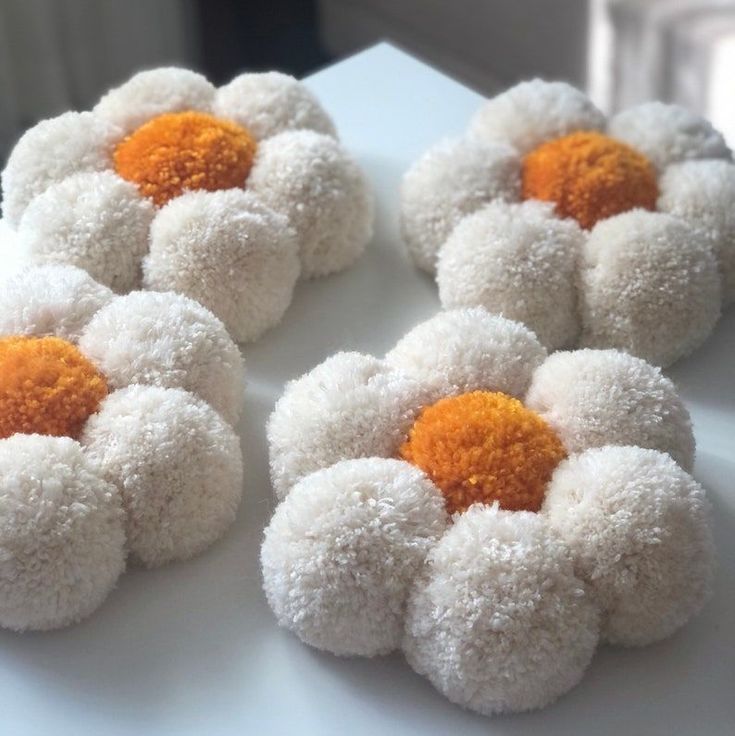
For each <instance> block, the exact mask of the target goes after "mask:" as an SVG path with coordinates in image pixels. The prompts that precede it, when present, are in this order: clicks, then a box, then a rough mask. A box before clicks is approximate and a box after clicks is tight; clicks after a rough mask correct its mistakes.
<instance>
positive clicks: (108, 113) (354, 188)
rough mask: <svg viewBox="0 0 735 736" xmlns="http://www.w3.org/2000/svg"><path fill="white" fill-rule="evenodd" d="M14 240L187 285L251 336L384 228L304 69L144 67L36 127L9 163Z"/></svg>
mask: <svg viewBox="0 0 735 736" xmlns="http://www.w3.org/2000/svg"><path fill="white" fill-rule="evenodd" d="M2 185H3V216H4V220H3V221H2V228H1V231H2V236H3V237H2V239H3V241H4V247H11V246H12V247H17V248H22V249H23V250H24V251H25V253H26V254H27V255H28V257H29V258H30V260H31V262H33V263H36V264H48V263H56V264H68V265H73V266H78V267H80V268H83V269H85V270H86V271H87V272H88V273H89V274H90V275H91V276H92V277H93V278H95V279H96V280H97V281H99V282H100V283H102V284H104V285H106V286H109V287H110V288H112V289H113V290H114V291H116V292H120V293H125V292H128V291H130V290H132V289H138V288H140V287H141V285H143V286H144V287H145V288H146V289H153V290H162V291H169V290H171V291H177V292H180V293H182V294H186V295H187V296H190V297H192V298H194V299H196V300H197V301H199V302H200V303H201V304H203V305H204V306H206V307H207V308H208V309H210V310H211V311H212V312H213V313H214V314H215V315H217V316H218V317H219V318H220V319H222V321H223V322H224V323H225V325H226V327H227V329H228V330H229V332H230V334H231V335H232V336H233V337H234V338H235V339H236V340H237V341H246V340H253V339H255V338H257V337H259V336H260V335H261V334H262V333H263V332H264V331H265V330H266V329H268V328H269V327H272V326H273V325H275V324H277V323H278V322H279V321H280V319H281V317H282V316H283V314H284V312H285V310H286V308H287V307H288V305H289V304H290V302H291V297H292V294H293V289H294V285H295V283H296V280H297V279H298V277H299V275H301V276H302V277H307V278H308V277H313V276H319V275H324V274H328V273H332V272H334V271H338V270H340V269H343V268H345V267H347V266H348V265H350V264H351V263H352V262H353V261H354V260H355V259H356V258H357V257H358V256H359V255H360V253H361V252H362V250H363V249H364V247H365V245H366V243H367V242H368V240H369V239H370V237H371V233H372V201H371V197H370V194H369V191H368V187H367V184H366V181H365V178H364V176H363V174H362V172H361V171H360V169H359V168H358V166H357V164H356V163H355V161H354V160H353V159H352V158H351V157H350V155H349V154H348V153H347V152H346V151H345V149H344V148H343V147H342V146H341V145H340V144H339V142H338V141H337V139H336V132H335V128H334V124H333V123H332V121H331V120H330V118H329V116H328V115H327V113H326V112H325V111H324V110H323V109H322V107H321V106H320V105H319V103H318V102H317V100H316V99H315V98H314V97H313V95H312V94H311V93H310V92H309V91H308V90H307V89H306V88H305V87H304V86H303V85H302V84H300V83H299V82H297V81H296V80H295V79H293V78H292V77H289V76H287V75H284V74H278V73H275V72H270V73H259V74H255V73H253V74H242V75H241V76H239V77H236V78H235V79H234V80H232V82H230V83H229V84H227V85H225V86H223V87H221V88H219V89H215V88H214V87H213V86H212V85H211V84H210V83H209V82H208V81H207V80H206V79H205V78H204V77H202V76H201V75H199V74H196V73H194V72H191V71H187V70H184V69H175V68H163V69H155V70H152V71H146V72H142V73H140V74H137V75H135V76H134V77H133V78H132V79H130V80H129V81H128V82H126V83H125V84H123V85H122V86H121V87H118V88H117V89H114V90H112V91H111V92H109V93H108V94H107V95H105V96H104V97H103V98H102V99H101V100H100V102H99V103H98V104H97V106H96V107H95V108H94V110H92V111H91V112H81V113H78V112H67V113H65V114H63V115H60V116H59V117H56V118H52V119H51V120H45V121H43V122H41V123H39V124H38V125H36V126H35V127H33V128H31V129H30V130H29V131H28V132H27V133H26V134H25V135H24V136H23V137H22V138H21V139H20V141H19V142H18V144H17V145H16V147H15V149H14V150H13V151H12V153H11V154H10V158H9V159H8V163H7V167H6V168H5V171H4V172H3V175H2Z"/></svg>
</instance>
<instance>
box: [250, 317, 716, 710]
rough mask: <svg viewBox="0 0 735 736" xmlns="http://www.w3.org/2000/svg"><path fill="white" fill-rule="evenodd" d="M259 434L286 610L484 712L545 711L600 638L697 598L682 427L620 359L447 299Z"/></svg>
mask: <svg viewBox="0 0 735 736" xmlns="http://www.w3.org/2000/svg"><path fill="white" fill-rule="evenodd" d="M268 440H269V447H270V463H271V474H272V481H273V486H274V489H275V491H276V494H277V496H278V498H279V499H280V503H279V504H278V506H277V508H276V511H275V513H274V515H273V518H272V520H271V522H270V524H269V526H268V527H267V529H266V532H265V538H264V541H263V546H262V549H261V562H262V569H263V584H264V588H265V592H266V596H267V598H268V601H269V603H270V606H271V608H272V609H273V612H274V613H275V615H276V618H277V620H278V622H279V624H280V625H281V626H284V627H285V628H287V629H289V630H291V631H293V632H294V633H296V634H297V635H298V636H299V637H300V638H301V639H302V640H303V641H304V642H306V643H307V644H310V645H311V646H314V647H317V648H319V649H324V650H327V651H329V652H333V653H334V654H338V655H360V656H374V655H378V654H385V653H387V652H390V651H393V650H396V649H398V650H402V651H403V652H404V654H405V656H406V659H407V660H408V662H409V664H410V665H411V666H412V667H413V668H414V669H415V670H416V671H417V672H419V673H421V674H423V675H425V676H426V677H427V678H428V679H429V680H430V681H431V682H432V683H433V684H434V685H435V686H436V688H437V689H438V690H439V691H441V692H442V693H443V694H444V695H446V696H447V697H448V698H449V699H450V700H452V701H453V702H455V703H458V704H460V705H462V706H464V707H467V708H470V709H472V710H475V711H478V712H480V713H484V714H488V715H490V714H494V713H502V712H508V711H524V710H530V709H534V708H541V707H543V706H545V705H547V704H549V703H551V702H552V701H554V700H555V699H556V698H557V697H559V696H560V695H562V694H563V693H565V692H566V691H567V690H569V689H570V688H572V687H573V686H574V685H575V684H576V683H577V682H579V680H580V678H581V677H582V676H583V674H584V671H585V669H586V667H587V665H588V664H589V662H590V660H591V658H592V656H593V654H594V652H595V649H596V647H597V644H598V642H599V641H601V640H603V641H606V642H610V643H613V644H620V645H625V646H633V645H635V646H640V645H644V644H648V643H650V642H654V641H657V640H659V639H661V638H663V637H666V636H669V635H670V634H671V633H672V632H673V631H675V630H676V629H678V628H679V627H680V626H682V625H683V624H684V623H686V621H688V620H689V619H690V618H691V617H692V616H693V615H695V614H696V613H697V612H698V611H699V609H700V608H701V607H702V605H703V604H704V602H705V600H706V598H707V596H708V593H709V588H710V585H711V580H712V567H713V546H712V535H711V528H710V519H709V513H710V511H709V505H708V502H707V500H706V498H705V494H704V491H703V489H702V488H701V486H700V485H699V484H698V483H697V482H696V481H695V480H694V479H693V478H692V477H691V476H690V475H689V474H688V472H687V471H688V470H689V469H690V468H691V465H692V463H693V458H694V438H693V435H692V427H691V422H690V420H689V416H688V414H687V411H686V409H685V407H684V405H683V404H682V402H681V400H680V399H679V397H678V396H677V393H676V390H675V388H674V386H673V384H672V383H671V381H670V380H669V379H667V378H666V377H665V376H663V375H662V373H661V370H660V369H659V368H657V367H655V366H652V365H650V364H649V363H646V362H645V361H644V360H642V359H640V358H637V357H634V356H631V355H629V354H627V353H622V352H619V351H616V350H611V349H608V350H593V349H584V350H578V351H572V352H559V353H556V354H554V355H552V356H551V357H547V354H546V351H545V349H544V348H543V346H542V345H541V344H540V342H539V341H538V340H537V339H536V337H535V336H534V334H533V333H532V332H531V331H530V330H529V329H528V328H527V327H525V326H523V325H522V324H520V323H518V322H512V321H510V320H507V319H505V318H504V317H500V316H497V315H492V314H490V313H489V312H488V311H487V310H485V309H484V308H482V307H473V308H466V309H458V310H447V311H444V312H440V313H439V314H438V315H436V316H435V317H434V318H432V319H430V320H428V321H427V322H425V323H423V324H420V325H418V326H417V327H416V328H415V329H414V330H412V331H411V332H410V333H409V334H408V335H406V336H405V337H404V338H403V339H402V340H401V341H399V343H398V344H397V345H396V346H395V347H394V348H393V350H391V351H390V352H389V353H388V355H387V356H386V357H385V359H383V360H380V359H377V358H374V357H371V356H367V355H360V354H357V353H341V354H338V355H335V356H334V357H332V358H329V359H328V360H326V361H325V362H324V363H322V364H321V365H319V366H317V367H316V368H314V369H313V370H312V371H311V372H310V373H308V374H306V375H305V376H303V377H301V378H299V379H298V380H296V381H292V382H291V383H290V384H289V385H288V386H287V388H286V391H285V393H284V395H283V396H282V397H281V399H280V400H279V401H278V402H277V404H276V407H275V409H274V411H273V414H272V416H271V418H270V421H269V424H268Z"/></svg>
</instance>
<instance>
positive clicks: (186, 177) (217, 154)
mask: <svg viewBox="0 0 735 736" xmlns="http://www.w3.org/2000/svg"><path fill="white" fill-rule="evenodd" d="M255 148H256V145H255V139H254V138H253V137H252V136H251V135H250V133H249V132H248V131H247V130H246V129H245V128H243V127H242V126H241V125H237V124H236V123H232V122H230V121H229V120H221V119H219V118H216V117H214V116H213V115H207V114H205V113H202V112H193V111H188V112H174V113H166V114H165V115H158V116H157V117H154V118H151V119H150V120H149V121H148V122H147V123H144V124H143V125H141V126H140V127H139V128H138V129H137V130H135V131H133V132H132V133H131V134H130V135H129V136H127V137H126V138H124V139H123V140H122V141H121V142H120V143H119V144H118V146H117V148H116V149H115V153H114V156H113V159H114V163H115V171H117V173H118V174H119V175H120V176H121V177H122V178H123V179H127V181H130V182H133V184H135V185H136V186H137V187H138V189H139V191H140V192H141V194H143V195H144V196H145V197H149V198H150V199H152V200H153V202H154V203H155V204H156V205H157V206H159V207H161V206H163V205H164V204H166V202H168V201H169V200H170V199H173V198H174V197H178V196H179V195H180V194H182V193H183V192H185V191H187V190H192V189H206V190H207V191H210V192H213V191H216V190H217V189H232V188H235V187H242V186H244V184H245V180H246V179H247V178H248V174H249V173H250V169H251V167H252V165H253V157H254V156H255Z"/></svg>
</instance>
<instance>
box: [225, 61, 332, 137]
mask: <svg viewBox="0 0 735 736" xmlns="http://www.w3.org/2000/svg"><path fill="white" fill-rule="evenodd" d="M213 111H214V114H215V115H221V116H222V117H223V118H227V119H228V120H234V121H235V122H236V123H240V125H243V126H245V127H246V128H247V129H248V130H249V131H250V132H251V133H252V134H253V135H254V136H255V138H256V139H257V140H259V141H260V140H263V139H265V138H269V137H270V136H272V135H276V134H277V133H283V132H284V131H286V130H298V129H300V128H305V129H308V130H314V131H316V132H317V133H324V134H325V135H331V136H332V137H334V138H336V137H337V131H336V130H335V127H334V123H333V122H332V120H331V119H330V117H329V115H327V113H326V111H325V110H324V108H323V107H322V106H321V104H320V103H319V101H318V100H317V99H316V97H315V96H314V95H313V94H312V93H311V92H310V91H309V90H308V89H307V88H306V86H305V85H303V84H301V82H299V81H298V80H296V79H294V78H293V77H291V76H289V75H288V74H281V73H280V72H254V73H248V74H241V75H240V76H238V77H235V78H234V79H233V80H232V81H231V82H230V83H229V84H226V85H225V86H224V87H220V88H219V89H218V90H217V94H216V95H215V98H214V105H213Z"/></svg>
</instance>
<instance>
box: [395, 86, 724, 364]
mask: <svg viewBox="0 0 735 736" xmlns="http://www.w3.org/2000/svg"><path fill="white" fill-rule="evenodd" d="M401 217H402V222H401V226H402V232H403V238H404V240H405V242H406V245H407V247H408V251H409V253H410V255H411V257H412V258H413V260H414V261H415V263H416V264H417V265H418V266H419V267H421V268H423V269H425V270H427V271H430V272H432V273H435V275H436V280H437V284H438V286H439V297H440V299H441V302H442V304H443V306H445V307H447V308H459V307H469V306H484V307H486V308H487V309H489V310H490V311H492V312H496V313H498V314H502V315H504V316H505V317H508V318H509V319H514V320H518V321H520V322H523V323H524V324H526V325H528V326H529V327H530V328H531V329H532V330H534V332H535V333H536V334H537V335H538V337H539V339H540V340H541V342H542V343H543V344H544V345H545V347H546V348H548V349H550V350H555V349H558V348H565V347H573V346H583V347H593V348H608V347H612V348H617V349H621V350H625V351H626V352H629V353H632V354H633V355H637V356H639V357H642V358H644V359H646V360H648V361H650V362H653V363H656V364H658V365H667V364H670V363H672V362H674V361H675V360H677V359H679V358H680V357H682V356H683V355H686V354H687V353H689V352H690V351H692V350H693V349H694V348H696V347H697V346H698V345H699V344H700V343H701V342H702V341H703V340H704V339H705V338H706V337H707V335H708V334H709V333H710V331H711V330H712V327H713V326H714V324H715V322H716V321H717V318H718V317H719V314H720V310H721V307H722V306H723V305H726V304H728V303H730V302H732V301H733V300H734V299H735V166H733V164H732V161H731V154H730V151H729V149H728V148H727V146H726V145H725V142H724V140H723V138H722V136H721V135H720V134H719V133H718V132H717V131H716V130H714V129H713V128H712V126H711V125H710V124H709V123H708V122H707V121H706V120H703V119H702V118H699V117H697V116H696V115H693V114H691V113H689V112H687V111H686V110H683V109H682V108H679V107H676V106H673V105H664V104H661V103H657V102H652V103H647V104H644V105H640V106H638V107H635V108H631V109H629V110H626V111H624V112H621V113H619V114H618V115H616V116H615V117H613V118H612V119H610V120H609V121H606V120H605V118H604V117H603V115H602V114H601V113H600V112H599V111H598V110H597V109H596V108H595V107H594V106H593V105H592V103H591V102H590V101H589V100H588V99H587V98H586V97H585V96H584V95H583V94H582V93H581V92H579V91H577V90H575V89H574V88H572V87H570V86H569V85H567V84H564V83H560V82H554V83H548V82H543V81H541V80H538V79H537V80H533V81H531V82H524V83H521V84H519V85H517V86H516V87H513V88H512V89H510V90H508V91H506V92H504V93H502V94H500V95H498V96H497V97H495V98H493V99H491V100H488V101H487V102H485V103H484V105H483V106H482V107H481V108H480V110H479V111H478V112H477V113H476V115H475V116H474V118H473V119H472V120H471V122H470V125H469V129H468V131H467V133H466V134H465V135H464V136H463V137H462V138H460V139H457V140H448V141H442V142H440V143H439V144H437V145H435V146H434V147H432V148H431V149H429V150H428V151H427V152H426V153H425V154H424V155H423V156H422V157H421V158H420V159H419V160H418V161H416V163H415V164H414V165H413V166H412V167H411V168H410V169H409V170H408V172H407V173H406V174H405V176H404V179H403V185H402V191H401Z"/></svg>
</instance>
